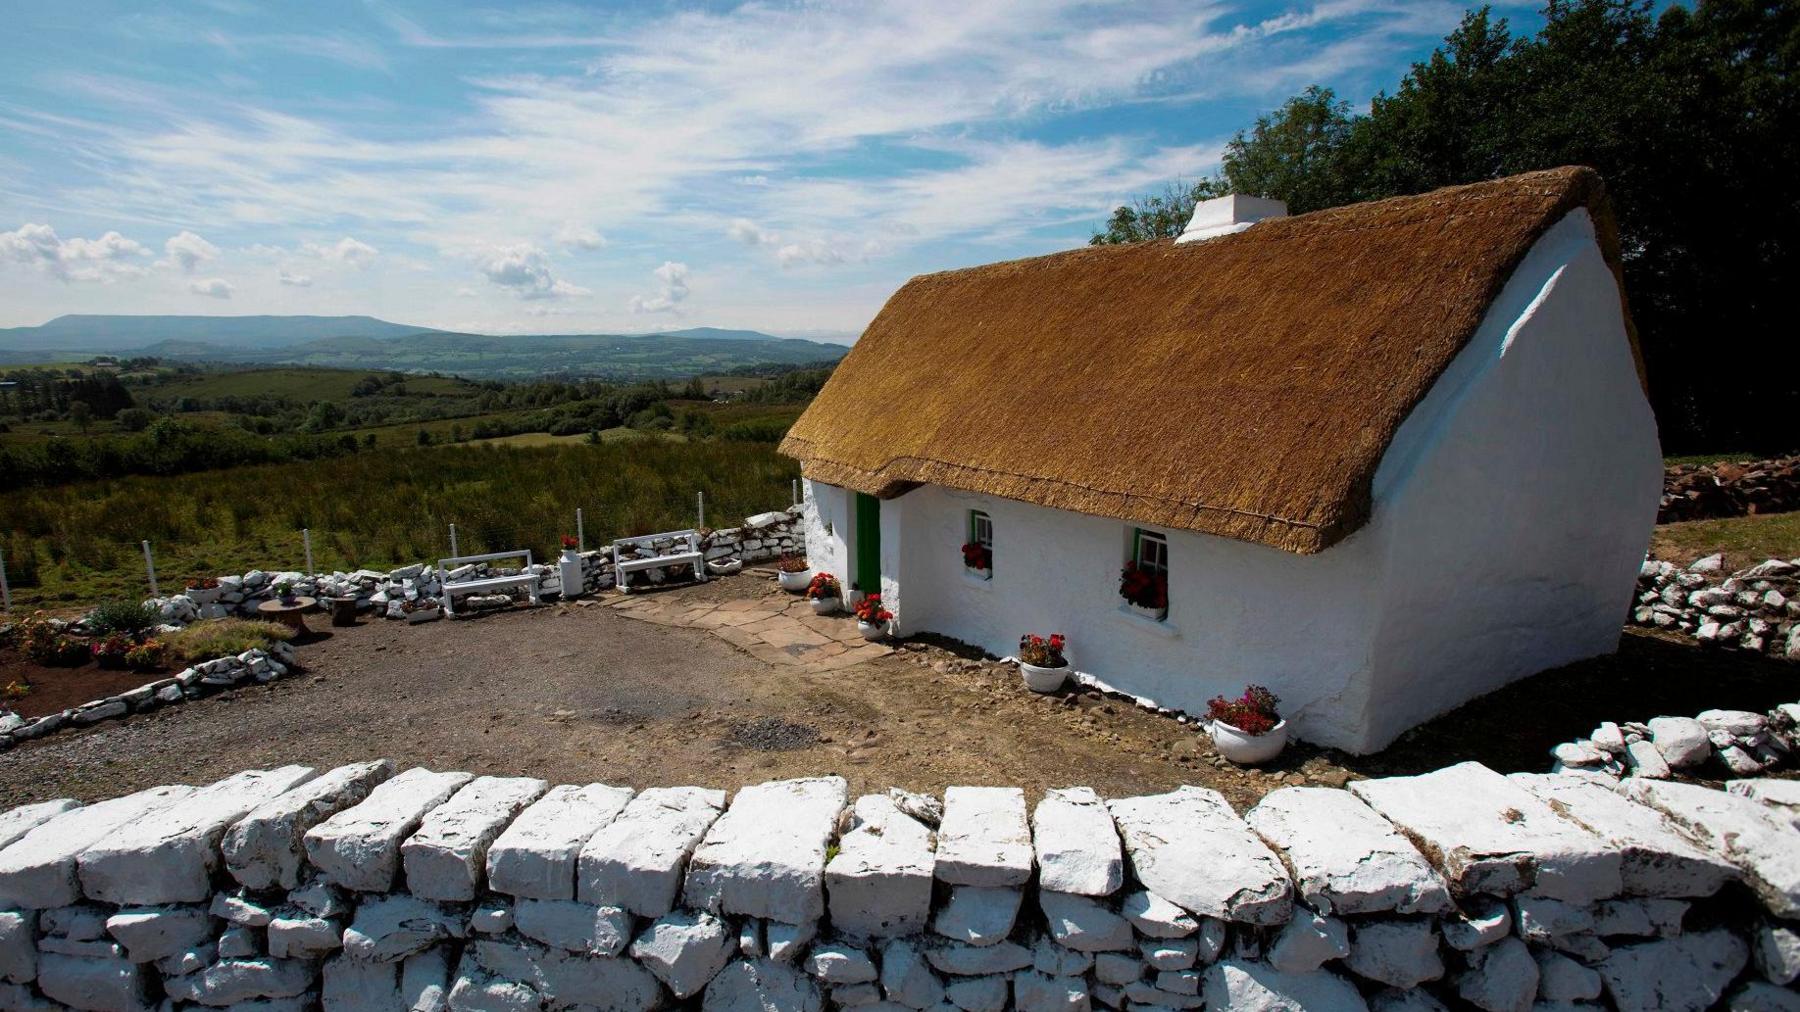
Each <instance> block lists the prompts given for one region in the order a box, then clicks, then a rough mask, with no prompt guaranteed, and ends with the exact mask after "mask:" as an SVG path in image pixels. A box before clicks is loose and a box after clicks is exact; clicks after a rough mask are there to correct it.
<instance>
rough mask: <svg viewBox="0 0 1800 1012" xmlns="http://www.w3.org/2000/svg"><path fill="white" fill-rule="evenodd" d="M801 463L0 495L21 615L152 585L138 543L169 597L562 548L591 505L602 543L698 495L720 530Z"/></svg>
mask: <svg viewBox="0 0 1800 1012" xmlns="http://www.w3.org/2000/svg"><path fill="white" fill-rule="evenodd" d="M798 473H799V470H798V467H797V465H795V464H794V462H793V461H791V460H788V459H787V458H784V457H780V456H778V455H777V454H776V453H775V451H774V447H773V446H770V445H768V444H763V443H726V442H693V443H682V442H676V441H673V440H665V439H640V440H632V441H628V442H608V443H603V444H601V445H597V446H592V445H587V444H586V443H585V440H581V439H577V440H575V441H573V442H572V443H571V442H568V441H563V442H559V443H558V444H557V445H544V446H519V445H501V446H453V447H431V448H425V449H406V450H397V451H393V452H380V453H361V454H356V455H354V456H350V457H341V458H335V459H331V460H319V461H302V462H295V463H288V464H269V465H259V466H254V467H240V468H233V469H231V470H229V471H215V472H207V473H202V474H192V475H179V476H174V477H132V478H122V479H116V480H111V481H95V482H84V483H79V484H72V485H64V486H57V487H53V488H38V489H27V490H22V491H11V492H7V493H5V494H3V495H0V531H7V532H10V533H9V534H8V535H7V538H6V541H5V547H6V559H7V569H8V572H9V575H10V576H11V577H12V580H13V600H14V606H15V608H17V607H21V606H26V607H28V606H32V605H36V604H52V605H57V604H65V603H76V602H89V601H93V600H96V599H99V598H102V597H106V596H111V595H118V594H124V595H138V594H142V593H144V592H145V590H146V587H145V581H144V572H143V558H142V555H141V552H140V549H139V547H138V546H139V542H140V541H143V540H148V541H150V542H151V544H152V546H153V548H154V550H155V553H156V559H157V573H158V575H159V577H160V578H161V581H162V584H163V586H164V588H165V589H167V588H173V587H179V586H180V585H181V582H182V581H183V580H184V579H187V578H190V577H194V576H201V575H211V574H217V573H231V572H242V571H244V570H246V569H250V568H255V567H262V568H277V567H291V568H295V569H300V568H303V566H304V561H305V557H304V554H303V549H302V544H301V538H300V531H301V529H302V528H310V529H311V531H312V543H313V558H314V562H315V564H316V565H317V567H318V568H320V569H334V568H345V567H357V566H374V567H385V566H393V565H401V564H405V563H410V562H417V561H420V560H424V559H432V558H437V557H438V556H441V555H445V554H448V550H449V544H448V525H449V524H452V523H454V524H456V525H457V531H458V536H459V548H460V549H461V550H462V551H463V552H465V553H468V552H479V551H500V550H506V549H513V548H530V549H532V550H533V551H534V552H536V553H538V557H539V558H550V557H552V556H553V555H554V554H555V550H556V547H557V541H558V538H559V537H560V536H561V535H562V534H564V533H573V532H574V527H575V510H576V508H577V507H580V508H581V509H582V510H583V511H584V512H585V518H586V526H587V533H588V540H589V543H590V545H592V544H599V543H604V542H605V541H607V540H610V538H611V537H613V536H615V535H620V534H643V533H649V532H651V531H657V530H669V529H673V528H679V527H685V526H691V525H692V524H693V523H694V519H695V518H694V498H695V493H696V492H700V491H705V492H706V495H707V517H708V518H709V519H710V520H712V522H713V523H714V524H716V525H720V526H723V525H726V524H730V523H735V522H736V521H737V520H738V519H741V518H742V517H744V516H746V515H748V514H751V513H756V512H761V511H763V510H769V509H776V508H780V507H782V506H785V505H787V503H788V502H789V499H790V481H791V480H792V479H793V478H795V477H797V476H798Z"/></svg>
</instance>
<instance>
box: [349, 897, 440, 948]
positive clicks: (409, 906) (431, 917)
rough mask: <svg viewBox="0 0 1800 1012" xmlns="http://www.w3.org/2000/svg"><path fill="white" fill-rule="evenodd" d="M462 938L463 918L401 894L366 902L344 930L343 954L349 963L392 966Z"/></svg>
mask: <svg viewBox="0 0 1800 1012" xmlns="http://www.w3.org/2000/svg"><path fill="white" fill-rule="evenodd" d="M463 935H464V930H463V917H462V915H461V914H460V913H457V912H456V911H454V910H449V909H446V908H444V907H441V906H439V905H438V904H435V903H430V902H427V901H425V900H421V899H416V898H414V897H412V896H408V895H406V894H404V893H401V894H397V895H393V896H378V897H370V898H368V899H365V900H364V901H363V902H362V903H360V904H358V905H357V908H356V916H355V917H354V918H353V919H352V920H351V922H350V927H348V928H346V929H345V930H344V952H345V954H346V955H348V956H349V957H350V958H352V959H360V960H363V961H365V962H373V963H394V962H398V961H399V960H402V959H405V958H406V957H407V956H410V955H412V954H413V953H415V952H423V951H424V950H425V949H427V948H430V947H431V946H433V945H436V944H437V943H439V942H442V941H446V940H449V939H452V938H461V937H463Z"/></svg>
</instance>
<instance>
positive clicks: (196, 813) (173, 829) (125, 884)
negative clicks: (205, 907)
mask: <svg viewBox="0 0 1800 1012" xmlns="http://www.w3.org/2000/svg"><path fill="white" fill-rule="evenodd" d="M313 776H314V771H313V768H312V767H310V766H283V767H281V768H279V769H273V770H249V771H246V772H243V773H238V774H235V775H233V776H229V777H226V778H225V779H223V780H221V781H219V782H218V783H215V784H212V785H210V786H208V787H203V788H201V789H200V790H197V791H195V792H193V793H192V794H189V795H188V796H187V797H185V798H182V799H181V800H179V801H177V802H175V803H174V804H171V805H168V806H167V807H163V808H159V809H158V810H156V811H155V812H152V813H149V814H147V815H146V816H144V817H143V818H140V819H136V820H134V821H132V822H131V823H130V824H128V825H125V826H121V827H119V828H118V829H116V830H114V831H113V832H111V833H109V834H107V835H106V836H104V837H102V838H101V839H100V840H98V841H96V842H95V843H94V844H92V845H91V846H89V847H88V848H87V849H86V850H84V851H83V852H82V853H81V856H80V859H79V861H78V865H79V868H80V874H81V888H82V891H83V892H85V893H86V894H87V895H88V896H90V897H92V898H93V899H97V900H103V901H105V902H107V903H118V904H151V903H200V902H204V901H205V900H207V899H209V898H210V897H211V896H212V892H213V886H212V880H213V873H214V872H215V871H217V870H218V867H219V864H220V855H219V844H220V840H221V839H222V838H223V837H224V835H225V830H226V829H227V828H229V827H230V826H231V824H232V823H234V822H236V821H238V820H239V819H241V818H243V817H244V816H245V815H246V814H247V813H249V812H250V811H252V810H253V809H255V808H256V806H258V805H260V804H262V803H263V802H265V801H268V800H269V799H270V798H273V797H276V796H277V795H279V794H281V793H282V792H284V791H286V790H288V789H289V788H291V787H295V786H298V785H300V784H303V783H305V782H306V781H308V780H311V779H312V778H313Z"/></svg>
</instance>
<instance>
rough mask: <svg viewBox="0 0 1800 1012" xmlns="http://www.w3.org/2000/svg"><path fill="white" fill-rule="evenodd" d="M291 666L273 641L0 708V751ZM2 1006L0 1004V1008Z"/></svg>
mask: <svg viewBox="0 0 1800 1012" xmlns="http://www.w3.org/2000/svg"><path fill="white" fill-rule="evenodd" d="M293 666H294V648H293V646H292V645H290V644H287V643H279V642H278V643H275V644H274V645H273V646H271V647H270V648H269V649H268V650H267V651H263V650H260V649H253V650H246V651H244V652H243V653H241V654H237V655H236V656H226V657H219V658H215V659H213V660H210V661H202V662H200V663H199V664H196V665H194V666H193V667H191V668H184V669H182V670H181V671H178V672H176V673H175V674H173V675H170V676H169V677H167V678H159V679H157V680H155V681H152V682H146V683H144V684H143V685H140V686H138V687H137V688H135V689H129V690H127V691H125V692H121V693H119V694H118V695H116V696H106V697H104V698H101V699H96V700H92V701H90V702H86V703H83V704H81V705H80V706H76V707H72V708H70V709H67V710H63V711H61V712H59V713H47V714H45V715H44V716H42V717H39V718H37V719H36V720H27V719H26V718H24V717H21V716H19V715H18V714H15V713H8V712H6V711H4V710H0V752H4V751H6V750H7V749H9V748H12V747H13V746H14V745H17V744H18V743H19V742H22V741H29V740H30V739H32V738H41V737H43V736H44V735H46V734H49V733H51V732H53V731H59V730H61V729H63V728H65V727H86V726H88V725H89V724H98V723H99V722H100V721H103V720H116V719H118V718H121V717H127V716H130V715H132V714H137V713H147V712H149V711H151V710H156V709H161V708H162V707H165V706H175V705H178V704H181V703H185V702H187V701H188V700H190V699H198V698H200V697H201V696H206V695H211V694H212V693H215V692H220V691H223V690H225V689H229V688H233V687H235V686H239V685H246V684H250V683H253V682H254V683H264V682H272V681H274V680H275V679H277V678H285V677H286V676H287V675H288V674H289V673H290V672H291V671H292V670H293ZM5 1008H6V1006H5V1005H4V1004H0V1009H5Z"/></svg>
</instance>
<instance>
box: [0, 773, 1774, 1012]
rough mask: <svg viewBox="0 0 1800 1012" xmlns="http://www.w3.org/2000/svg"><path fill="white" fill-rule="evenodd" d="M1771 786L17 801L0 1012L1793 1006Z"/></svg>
mask: <svg viewBox="0 0 1800 1012" xmlns="http://www.w3.org/2000/svg"><path fill="white" fill-rule="evenodd" d="M1783 783H1784V782H1779V781H1750V782H1744V783H1740V784H1734V785H1733V787H1732V791H1731V792H1724V791H1716V790H1711V789H1708V788H1705V787H1699V786H1695V785H1690V784H1679V783H1667V782H1654V781H1647V780H1638V781H1629V782H1626V783H1624V784H1618V783H1614V782H1612V781H1608V780H1603V779H1601V778H1596V777H1592V776H1583V775H1572V774H1562V775H1548V774H1546V775H1514V776H1502V775H1500V774H1497V773H1494V772H1492V771H1491V770H1488V769H1487V768H1485V767H1482V766H1480V765H1478V764H1474V763H1465V764H1463V765H1460V766H1455V767H1451V768H1449V769H1444V770H1439V771H1437V772H1434V773H1430V774H1426V775H1423V776H1417V777H1395V778H1390V779H1384V780H1370V781H1363V782H1360V783H1357V784H1355V785H1354V786H1353V788H1352V789H1351V790H1349V791H1344V790H1335V789H1330V788H1311V787H1307V788H1288V789H1285V790H1281V791H1277V792H1275V793H1273V794H1270V795H1269V796H1268V797H1266V798H1265V799H1264V800H1263V801H1262V802H1261V803H1260V804H1259V805H1257V806H1256V807H1255V808H1254V809H1252V810H1251V811H1250V812H1249V813H1248V814H1247V815H1246V816H1245V817H1243V818H1239V817H1238V816H1237V815H1236V814H1234V813H1233V812H1232V810H1231V808H1230V807H1229V806H1228V805H1227V804H1226V803H1225V801H1224V799H1223V798H1221V797H1220V796H1219V795H1217V794H1216V793H1214V792H1212V791H1208V790H1204V789H1200V788H1195V787H1186V788H1181V789H1179V790H1176V791H1173V792H1170V793H1167V794H1159V795H1153V796H1148V797H1137V798H1119V799H1103V798H1101V797H1099V796H1097V795H1096V794H1095V793H1094V792H1092V791H1090V790H1087V789H1083V788H1073V789H1068V790H1057V791H1049V792H1047V793H1046V794H1045V796H1044V797H1043V799H1042V800H1041V801H1039V802H1038V803H1037V805H1035V806H1028V805H1027V803H1026V798H1025V795H1024V794H1023V792H1021V791H1018V790H1015V789H1010V788H995V787H953V788H951V789H949V790H948V791H946V792H945V796H944V798H943V799H942V801H941V802H940V801H939V800H938V799H935V798H931V797H927V796H922V795H917V794H911V793H908V792H904V791H899V790H894V791H890V792H888V793H886V794H870V795H865V796H863V797H860V798H857V799H855V801H854V803H853V804H852V802H851V799H850V798H849V796H848V791H847V789H846V784H845V782H844V781H843V780H842V779H840V778H837V777H818V778H809V779H801V780H788V781H778V782H773V783H766V784H759V785H756V786H751V787H745V788H743V789H742V790H740V791H739V792H738V793H737V796H736V797H735V798H733V799H732V800H731V803H730V804H729V805H727V804H726V797H725V793H724V792H722V791H717V790H707V789H702V788H691V787H690V788H657V789H651V790H645V791H642V792H634V791H632V790H630V789H627V788H619V787H609V786H606V785H603V784H589V785H586V786H562V787H555V788H552V787H550V786H549V785H548V784H546V783H545V782H544V781H541V780H537V779H533V778H529V777H475V776H471V775H470V774H467V773H438V772H432V771H429V770H424V769H412V770H407V771H405V772H403V773H398V774H396V773H395V770H394V767H393V766H392V764H390V763H387V762H385V761H381V762H369V763H357V764H352V765H349V766H344V767H340V768H338V769H335V770H331V771H329V772H326V773H323V774H318V773H316V772H315V771H314V770H311V769H308V768H305V767H294V766H290V767H283V768H281V769H275V770H266V771H253V772H247V773H241V774H238V775H236V776H232V777H228V778H226V779H225V780H222V781H219V782H217V783H214V784H211V785H209V786H205V787H201V788H192V787H160V788H153V789H150V790H146V791H140V792H138V793H137V794H133V795H130V796H127V797H124V798H118V799H114V800H110V801H103V802H99V803H96V804H92V805H87V806H78V805H76V804H75V803H74V802H71V801H56V802H48V803H44V804H39V805H31V806H27V807H25V808H21V809H16V810H14V811H12V812H8V813H5V814H0V1009H49V1008H65V1007H66V1008H77V1009H91V1010H96V1012H100V1010H105V1012H137V1010H143V1012H148V1010H150V1009H152V1008H161V1009H168V1010H180V1009H193V1010H197V1009H200V1008H206V1007H211V1008H220V1007H224V1008H237V1009H257V1010H263V1012H277V1010H300V1009H313V1008H318V1007H320V1006H321V1005H322V1006H323V1008H324V1009H326V1010H328V1012H361V1010H370V1012H376V1010H381V1012H387V1010H408V1009H410V1010H421V1012H424V1010H442V1009H450V1010H467V1012H475V1010H490V1009H509V1010H510V1009H545V1008H568V1009H616V1010H649V1009H656V1008H666V1007H669V1006H670V1005H672V1004H675V1003H683V1002H684V1003H692V1004H690V1005H688V1006H685V1007H695V1006H697V1007H699V1008H702V1009H708V1010H715V1012H727V1010H730V1012H735V1010H745V1012H750V1010H767V1009H779V1010H815V1012H822V1010H824V1009H826V1008H863V1007H867V1008H870V1009H896V1010H897V1009H933V1010H947V1009H962V1010H966V1012H1000V1010H1003V1009H1010V1008H1017V1009H1029V1010H1036V1009H1058V1010H1082V1009H1089V1008H1095V1007H1103V1008H1112V1009H1144V1010H1161V1009H1198V1008H1202V1007H1204V1008H1207V1009H1276V1008H1319V1009H1334V1010H1336V1009H1345V1010H1355V1009H1378V1010H1384V1012H1386V1010H1403V1009H1426V1010H1428V1009H1441V1008H1443V1007H1444V1004H1443V1003H1444V1002H1446V1001H1448V1002H1456V1003H1459V1004H1462V1005H1465V1006H1470V1007H1475V1008H1479V1009H1484V1010H1489V1012H1503V1010H1520V1012H1524V1010H1527V1009H1531V1008H1534V1007H1538V1008H1557V1009H1561V1008H1580V1007H1587V1008H1605V1007H1611V1008H1619V1009H1637V1008H1651V1007H1655V1008H1666V1009H1693V1010H1699V1009H1703V1008H1709V1007H1713V1006H1715V1005H1717V1004H1718V1003H1719V1002H1720V1001H1721V1000H1728V1001H1729V1002H1730V1003H1731V1004H1730V1006H1729V1007H1731V1008H1734V1009H1737V1008H1743V1009H1788V1008H1793V1007H1795V1003H1796V1002H1800V994H1797V993H1796V992H1795V991H1794V990H1793V983H1794V981H1795V979H1796V977H1800V921H1796V918H1800V863H1797V862H1796V860H1795V855H1796V854H1800V828H1796V824H1795V822H1794V819H1795V808H1794V807H1791V806H1793V805H1794V804H1795V803H1796V802H1800V798H1796V797H1794V796H1793V794H1792V793H1791V792H1785V791H1781V790H1778V788H1781V787H1782V785H1783ZM1784 806H1789V807H1784Z"/></svg>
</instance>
